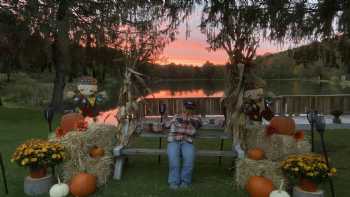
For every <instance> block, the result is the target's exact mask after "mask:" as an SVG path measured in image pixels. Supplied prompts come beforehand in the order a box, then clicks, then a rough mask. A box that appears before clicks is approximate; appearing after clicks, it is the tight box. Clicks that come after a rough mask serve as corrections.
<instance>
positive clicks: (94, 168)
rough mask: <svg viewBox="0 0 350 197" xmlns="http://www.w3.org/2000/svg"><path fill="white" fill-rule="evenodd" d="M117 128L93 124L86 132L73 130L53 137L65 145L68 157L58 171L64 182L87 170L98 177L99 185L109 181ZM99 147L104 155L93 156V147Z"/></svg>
mask: <svg viewBox="0 0 350 197" xmlns="http://www.w3.org/2000/svg"><path fill="white" fill-rule="evenodd" d="M116 134H117V128H116V127H114V126H111V125H103V124H91V125H89V127H88V129H87V130H86V131H84V132H75V131H71V132H69V133H67V134H66V135H65V136H63V137H62V138H60V139H57V138H52V139H51V140H53V141H58V142H60V143H61V144H63V145H64V146H65V149H66V153H67V159H66V161H65V162H64V163H63V164H62V165H60V166H59V168H58V171H59V173H60V174H61V176H62V178H63V180H64V182H69V181H70V179H71V178H72V177H73V176H75V175H77V174H78V173H80V172H87V173H89V174H93V175H95V176H96V177H97V186H102V185H104V184H106V183H107V181H108V179H109V178H110V176H111V175H112V173H113V164H114V160H113V155H112V151H113V148H114V147H115V145H116V144H117V137H116V136H117V135H116ZM93 147H99V148H102V149H103V150H104V155H103V156H101V157H96V158H93V157H91V156H90V155H89V152H90V150H91V148H93Z"/></svg>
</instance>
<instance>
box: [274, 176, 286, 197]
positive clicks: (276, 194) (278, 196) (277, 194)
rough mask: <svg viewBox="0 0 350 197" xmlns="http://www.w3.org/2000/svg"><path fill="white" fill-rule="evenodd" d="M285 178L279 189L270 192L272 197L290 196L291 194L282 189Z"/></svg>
mask: <svg viewBox="0 0 350 197" xmlns="http://www.w3.org/2000/svg"><path fill="white" fill-rule="evenodd" d="M283 182H284V181H283V179H282V180H281V185H280V188H279V190H274V191H272V192H271V193H270V197H290V195H289V194H288V193H287V192H286V191H283V190H282V187H283Z"/></svg>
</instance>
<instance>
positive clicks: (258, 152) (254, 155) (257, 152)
mask: <svg viewBox="0 0 350 197" xmlns="http://www.w3.org/2000/svg"><path fill="white" fill-rule="evenodd" d="M264 156H265V153H264V151H263V150H262V149H261V148H252V149H249V150H248V158H249V159H253V160H262V159H264Z"/></svg>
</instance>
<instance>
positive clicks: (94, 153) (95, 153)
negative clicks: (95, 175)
mask: <svg viewBox="0 0 350 197" xmlns="http://www.w3.org/2000/svg"><path fill="white" fill-rule="evenodd" d="M89 155H90V157H92V158H98V157H103V156H104V155H105V151H104V150H103V148H101V147H98V146H94V147H92V148H91V149H90V151H89Z"/></svg>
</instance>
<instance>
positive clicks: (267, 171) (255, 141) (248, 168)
mask: <svg viewBox="0 0 350 197" xmlns="http://www.w3.org/2000/svg"><path fill="white" fill-rule="evenodd" d="M244 141H245V142H246V144H245V145H244V146H245V150H246V152H247V151H248V150H249V149H253V148H260V149H262V150H263V151H264V153H265V159H263V160H252V159H249V158H244V159H239V160H238V162H237V163H236V183H237V185H238V186H239V187H242V188H243V187H244V186H245V185H246V182H247V180H248V179H249V177H251V176H264V177H266V178H269V179H270V180H271V181H272V182H273V184H274V186H275V187H276V188H277V187H278V186H279V184H280V181H281V180H282V179H284V176H283V173H282V170H281V169H280V162H281V161H282V160H283V159H285V158H287V157H288V156H289V155H291V154H298V153H308V152H310V151H311V146H310V144H309V142H308V141H307V140H305V139H301V140H296V139H295V138H294V137H293V136H290V135H280V134H273V135H271V136H267V135H266V133H265V126H263V125H261V124H249V126H248V127H247V129H246V131H245V140H244ZM285 181H286V180H285Z"/></svg>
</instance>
